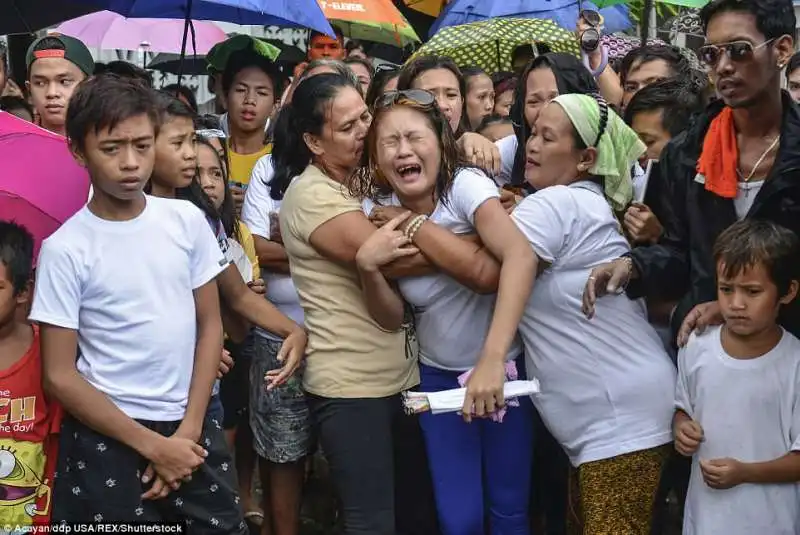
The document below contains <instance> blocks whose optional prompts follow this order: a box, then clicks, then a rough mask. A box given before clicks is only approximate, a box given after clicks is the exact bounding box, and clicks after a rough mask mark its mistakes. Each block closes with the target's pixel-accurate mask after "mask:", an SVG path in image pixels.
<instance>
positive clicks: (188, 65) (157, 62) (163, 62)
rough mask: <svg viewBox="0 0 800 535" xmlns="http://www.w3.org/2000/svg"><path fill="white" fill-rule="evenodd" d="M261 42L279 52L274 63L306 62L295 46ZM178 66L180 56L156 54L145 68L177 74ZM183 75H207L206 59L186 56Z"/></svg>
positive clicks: (271, 41) (272, 41)
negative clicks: (277, 49)
mask: <svg viewBox="0 0 800 535" xmlns="http://www.w3.org/2000/svg"><path fill="white" fill-rule="evenodd" d="M261 40H262V41H266V42H267V43H269V44H271V45H272V46H274V47H276V48H279V49H280V50H281V53H280V54H279V55H278V57H277V59H276V60H275V63H278V64H281V63H283V64H286V65H296V64H298V63H303V62H304V61H305V60H306V55H305V53H304V52H303V51H302V50H300V49H299V48H297V47H296V46H292V45H287V44H285V43H284V42H283V41H281V40H279V39H261ZM180 64H181V55H180V54H166V53H162V54H157V55H156V57H154V58H153V59H152V60H151V61H150V63H148V64H147V68H148V69H151V70H154V71H161V72H168V73H171V74H178V71H179V69H180ZM183 74H186V75H189V76H199V75H202V74H208V62H207V61H206V57H205V56H204V55H197V56H186V57H185V58H184V60H183Z"/></svg>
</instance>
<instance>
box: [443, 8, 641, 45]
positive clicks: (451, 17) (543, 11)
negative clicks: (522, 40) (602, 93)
mask: <svg viewBox="0 0 800 535" xmlns="http://www.w3.org/2000/svg"><path fill="white" fill-rule="evenodd" d="M579 9H597V6H596V5H594V4H593V3H591V2H578V1H577V0H503V1H502V2H497V1H494V0H452V1H451V2H450V3H449V4H447V7H445V8H444V11H442V14H441V15H440V16H439V18H438V19H437V20H436V23H435V24H434V25H433V26H432V27H431V30H430V34H429V35H430V36H431V37H432V36H433V35H434V34H435V33H436V32H438V31H439V30H441V29H442V28H444V27H446V26H458V25H459V24H465V23H467V22H474V21H478V20H486V19H491V18H494V17H518V18H534V19H550V20H552V21H554V22H555V23H556V24H558V25H559V26H561V27H562V28H567V29H569V30H574V29H575V25H576V23H577V22H578V11H579ZM599 11H600V13H601V14H602V15H603V18H604V19H605V20H604V27H605V29H606V31H607V32H609V33H613V32H620V31H623V30H627V29H628V28H630V27H631V26H632V23H631V20H630V18H629V17H628V8H627V6H624V5H618V6H612V7H607V8H605V9H601V10H599Z"/></svg>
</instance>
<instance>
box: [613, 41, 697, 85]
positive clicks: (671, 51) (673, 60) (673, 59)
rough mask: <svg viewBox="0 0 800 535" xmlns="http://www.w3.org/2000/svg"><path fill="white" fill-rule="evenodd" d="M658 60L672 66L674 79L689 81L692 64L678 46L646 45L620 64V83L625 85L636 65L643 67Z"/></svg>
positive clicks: (634, 51) (628, 54)
mask: <svg viewBox="0 0 800 535" xmlns="http://www.w3.org/2000/svg"><path fill="white" fill-rule="evenodd" d="M657 60H662V61H664V62H666V63H667V64H668V65H669V66H670V68H671V69H672V76H673V77H674V78H681V79H684V80H688V79H689V77H690V76H691V75H692V64H691V63H690V62H689V59H688V58H687V57H686V56H684V55H683V54H682V53H681V50H680V48H678V47H677V46H672V45H646V46H640V47H637V48H634V49H633V50H631V51H630V52H628V53H627V54H625V57H624V58H622V61H621V62H620V64H619V79H620V82H621V83H622V84H623V85H625V80H626V79H627V78H628V75H629V74H630V72H631V68H632V67H633V66H634V65H642V64H644V63H650V62H651V61H657Z"/></svg>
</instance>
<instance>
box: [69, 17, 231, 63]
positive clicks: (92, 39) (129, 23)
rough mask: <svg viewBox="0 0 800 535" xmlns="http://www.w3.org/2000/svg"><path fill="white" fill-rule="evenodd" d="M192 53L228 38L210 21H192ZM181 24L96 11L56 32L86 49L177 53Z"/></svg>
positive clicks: (170, 20) (179, 49) (200, 52)
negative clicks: (91, 47) (81, 44)
mask: <svg viewBox="0 0 800 535" xmlns="http://www.w3.org/2000/svg"><path fill="white" fill-rule="evenodd" d="M192 25H193V27H194V39H193V41H192V51H193V52H194V51H196V52H197V53H198V54H205V53H206V52H208V51H209V50H210V49H211V47H212V46H214V45H215V44H217V43H219V42H221V41H224V40H225V39H226V38H227V37H228V36H227V35H226V34H225V31H224V30H223V29H222V28H220V27H219V26H217V25H216V24H214V23H213V22H193V23H192ZM184 26H185V23H184V21H183V20H178V19H129V18H126V17H123V16H122V15H120V14H119V13H114V12H113V11H98V12H97V13H91V14H89V15H84V16H82V17H78V18H77V19H72V20H70V21H67V22H65V23H63V24H61V25H60V26H59V27H58V28H56V32H58V33H61V34H64V35H71V36H72V37H75V38H77V39H80V40H81V41H83V42H84V44H86V45H87V46H93V47H97V48H110V49H122V50H137V49H139V48H146V49H147V50H150V51H152V52H172V53H176V52H177V53H179V52H180V51H181V44H182V42H183V30H184Z"/></svg>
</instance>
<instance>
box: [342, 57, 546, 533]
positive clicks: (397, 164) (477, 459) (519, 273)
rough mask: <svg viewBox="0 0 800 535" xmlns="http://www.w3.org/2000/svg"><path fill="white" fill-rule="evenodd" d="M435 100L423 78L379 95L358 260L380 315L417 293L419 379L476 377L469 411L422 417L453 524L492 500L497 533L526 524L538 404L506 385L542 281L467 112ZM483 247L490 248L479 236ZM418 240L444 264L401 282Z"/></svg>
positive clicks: (444, 516) (471, 519) (464, 525)
mask: <svg viewBox="0 0 800 535" xmlns="http://www.w3.org/2000/svg"><path fill="white" fill-rule="evenodd" d="M445 70H446V72H450V71H449V70H447V69H445ZM423 80H424V78H423ZM401 85H402V83H401ZM445 96H446V95H445ZM436 101H437V97H436V96H435V95H434V94H433V93H431V92H428V91H425V90H422V89H409V90H405V91H398V92H389V93H387V94H385V95H384V96H383V97H381V98H380V99H379V100H378V101H377V103H376V107H375V117H374V121H373V124H372V127H371V128H370V133H369V135H368V136H367V139H366V147H365V150H366V153H367V160H368V162H369V163H368V166H367V168H366V169H365V172H364V176H363V177H362V180H361V181H360V182H358V183H357V184H356V185H357V186H358V187H359V188H360V191H359V192H358V193H360V194H361V195H362V196H365V197H367V196H368V197H370V199H368V200H366V201H365V203H364V208H365V211H366V212H368V213H370V214H371V218H372V220H373V221H374V222H376V223H377V224H378V225H382V228H381V230H380V231H378V232H376V233H375V234H373V236H372V237H371V238H370V239H369V240H367V243H365V244H364V245H363V246H362V247H361V249H360V250H359V252H358V255H357V256H356V261H357V264H358V268H359V271H360V274H361V277H362V279H364V280H370V281H371V282H370V284H374V285H375V286H376V287H380V288H381V291H380V292H378V291H375V292H374V293H373V294H372V295H371V296H369V295H368V296H367V298H368V300H369V299H372V308H371V310H375V311H376V312H375V319H376V320H377V321H378V322H379V323H380V324H382V325H383V326H384V327H385V328H392V327H393V326H392V324H391V321H392V318H397V317H402V315H403V310H404V301H406V302H408V303H409V304H410V305H411V308H412V312H413V317H414V323H415V325H416V333H417V338H418V341H419V350H420V355H419V358H420V375H421V383H420V389H421V390H422V391H427V392H434V391H440V390H448V389H452V388H459V386H466V388H467V395H466V400H465V403H464V408H463V415H464V417H463V418H462V416H461V415H458V414H442V415H433V414H431V413H425V414H423V415H422V417H421V424H422V429H423V436H424V437H425V443H426V446H427V452H428V458H429V462H430V468H431V474H432V476H433V480H434V493H435V498H436V505H437V511H438V515H439V521H440V524H441V527H442V532H443V533H444V534H445V535H482V534H483V533H484V526H485V518H484V517H485V515H484V511H485V504H487V503H488V505H489V507H488V510H489V519H488V520H489V525H490V528H491V533H492V534H494V535H499V534H520V535H527V534H528V533H530V527H529V520H528V514H527V513H528V504H529V502H528V498H529V490H530V474H531V455H532V442H533V434H532V427H533V417H532V407H531V405H530V400H528V399H525V400H519V403H518V405H516V406H514V407H508V408H507V409H505V408H504V405H505V403H504V399H503V385H504V383H505V380H506V378H507V377H508V378H517V377H518V375H519V376H522V375H524V364H523V362H524V361H523V358H522V348H521V343H520V340H519V339H518V338H517V336H516V331H517V325H518V324H519V321H520V319H521V317H522V310H523V308H524V303H525V302H526V300H527V297H528V294H529V293H530V288H531V285H532V282H533V276H534V272H533V263H534V256H533V251H532V249H531V248H530V246H529V245H528V244H527V243H526V240H525V238H524V236H523V235H522V234H521V233H520V232H519V231H518V230H517V229H516V227H515V226H514V224H513V222H512V221H511V219H510V218H509V217H508V215H507V214H506V212H505V210H504V209H503V207H502V205H501V203H500V200H499V193H498V189H497V186H496V185H495V184H494V182H493V181H492V180H491V179H490V178H489V177H487V176H486V175H485V174H484V173H483V172H482V171H481V170H479V169H477V168H475V167H474V166H472V165H471V164H470V163H468V162H467V160H466V159H465V158H464V156H463V154H462V153H461V152H460V150H459V148H458V146H457V144H456V140H455V136H454V132H453V130H454V127H455V125H456V124H457V118H456V117H454V116H452V115H450V116H449V117H448V116H446V115H445V114H444V113H443V112H442V111H440V107H439V106H437V103H436ZM456 107H457V106H456ZM451 111H452V110H451ZM476 235H477V238H479V240H480V241H482V242H483V243H485V244H486V248H487V249H488V252H487V251H483V250H481V252H480V253H478V254H475V255H473V257H471V258H470V257H468V256H459V255H457V254H453V253H452V252H451V251H447V250H442V249H441V248H439V247H438V246H437V243H441V239H442V238H441V236H450V237H451V239H452V238H453V237H455V236H459V237H461V238H467V239H469V238H468V237H469V236H473V237H475V236H476ZM473 239H475V238H473ZM457 241H458V240H457ZM474 247H475V249H476V250H480V245H478V244H477V239H476V241H475V245H474ZM417 250H419V251H421V252H422V253H423V254H424V256H425V257H426V258H428V259H429V260H430V262H431V263H432V264H433V266H434V268H435V272H433V273H429V274H425V275H421V276H412V277H401V278H399V279H397V288H398V290H399V293H398V292H396V291H395V289H394V286H393V285H391V284H390V283H389V281H388V279H387V278H385V277H384V275H382V274H381V272H380V268H381V267H382V266H383V265H385V264H387V263H390V262H391V261H393V260H394V258H395V257H396V256H398V255H402V254H413V253H414V252H416V251H417ZM487 256H488V257H489V258H488V259H487V258H486V257H487ZM494 258H496V259H497V260H496V261H495V260H494ZM465 261H466V262H470V261H472V262H474V263H475V264H476V265H477V266H478V269H481V270H482V271H483V277H484V284H483V285H478V286H475V285H471V286H472V288H470V285H465V284H463V283H462V282H461V280H459V279H461V278H462V276H461V275H460V274H459V273H458V272H459V271H461V270H463V268H462V267H461V265H462V263H463V262H465ZM498 264H499V285H498V284H497V280H498V275H497V271H498ZM495 292H496V293H495ZM474 416H478V417H480V418H477V419H476V418H473V417H474ZM470 421H471V422H470Z"/></svg>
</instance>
